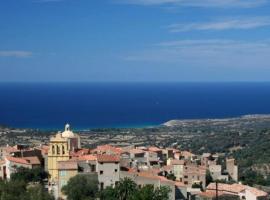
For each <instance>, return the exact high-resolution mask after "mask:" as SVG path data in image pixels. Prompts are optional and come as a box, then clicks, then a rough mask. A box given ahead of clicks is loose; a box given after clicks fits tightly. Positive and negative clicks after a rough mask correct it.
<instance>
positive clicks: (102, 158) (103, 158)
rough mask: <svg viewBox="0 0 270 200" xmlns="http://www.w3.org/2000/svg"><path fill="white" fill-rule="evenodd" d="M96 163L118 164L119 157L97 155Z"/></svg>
mask: <svg viewBox="0 0 270 200" xmlns="http://www.w3.org/2000/svg"><path fill="white" fill-rule="evenodd" d="M97 160H98V162H105V163H111V162H119V161H120V157H119V156H115V155H107V154H103V155H97Z"/></svg>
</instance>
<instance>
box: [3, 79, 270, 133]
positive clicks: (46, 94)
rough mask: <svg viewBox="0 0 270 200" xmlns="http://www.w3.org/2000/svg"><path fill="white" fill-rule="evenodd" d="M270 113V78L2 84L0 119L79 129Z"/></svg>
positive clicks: (19, 124) (16, 124)
mask: <svg viewBox="0 0 270 200" xmlns="http://www.w3.org/2000/svg"><path fill="white" fill-rule="evenodd" d="M245 114H270V83H1V84H0V124H3V125H8V126H12V127H16V128H39V129H62V128H63V126H64V124H65V123H70V124H71V126H72V127H73V128H74V129H76V130H85V129H91V128H116V127H117V128H119V127H122V128H127V127H129V128H130V127H148V126H155V125H160V124H162V123H164V122H166V121H168V120H171V119H198V118H227V117H237V116H241V115H245Z"/></svg>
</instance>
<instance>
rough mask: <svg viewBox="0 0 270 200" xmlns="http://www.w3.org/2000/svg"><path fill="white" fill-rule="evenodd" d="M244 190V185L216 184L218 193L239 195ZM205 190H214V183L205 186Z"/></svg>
mask: <svg viewBox="0 0 270 200" xmlns="http://www.w3.org/2000/svg"><path fill="white" fill-rule="evenodd" d="M245 189H246V186H245V185H241V184H225V183H218V191H222V192H231V193H236V194H238V193H240V192H242V191H244V190H245ZM207 190H216V183H210V184H209V185H208V186H207Z"/></svg>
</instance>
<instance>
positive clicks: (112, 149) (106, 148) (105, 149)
mask: <svg viewBox="0 0 270 200" xmlns="http://www.w3.org/2000/svg"><path fill="white" fill-rule="evenodd" d="M92 152H103V153H106V152H112V153H114V154H121V153H122V149H121V148H120V147H114V146H111V145H107V144H106V145H101V146H98V147H97V148H96V149H93V150H92Z"/></svg>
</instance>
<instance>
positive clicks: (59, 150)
mask: <svg viewBox="0 0 270 200" xmlns="http://www.w3.org/2000/svg"><path fill="white" fill-rule="evenodd" d="M80 148H81V141H80V136H79V135H78V134H75V133H73V132H72V131H71V130H70V125H69V124H66V125H65V130H64V132H62V133H61V132H58V133H57V134H56V135H55V136H53V137H51V138H50V144H49V151H48V172H49V175H50V182H51V183H56V182H57V180H58V162H59V161H67V160H69V159H70V152H72V151H75V150H76V149H80Z"/></svg>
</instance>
